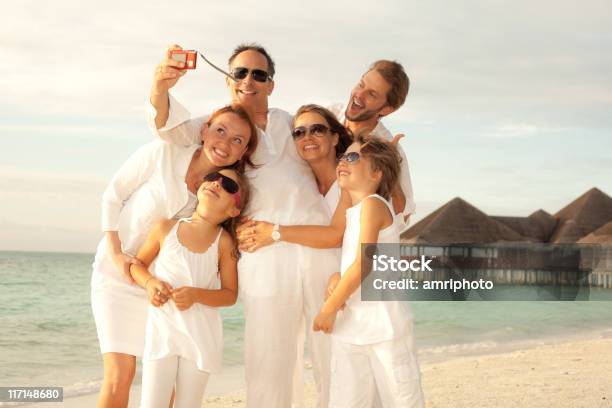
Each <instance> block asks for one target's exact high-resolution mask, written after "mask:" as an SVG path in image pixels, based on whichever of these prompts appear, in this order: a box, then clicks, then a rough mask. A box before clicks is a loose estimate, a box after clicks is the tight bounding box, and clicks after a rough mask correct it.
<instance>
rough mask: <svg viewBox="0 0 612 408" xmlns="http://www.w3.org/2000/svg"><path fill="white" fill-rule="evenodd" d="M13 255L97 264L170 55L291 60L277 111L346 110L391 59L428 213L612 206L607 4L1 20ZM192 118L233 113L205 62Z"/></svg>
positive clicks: (283, 64)
mask: <svg viewBox="0 0 612 408" xmlns="http://www.w3.org/2000/svg"><path fill="white" fill-rule="evenodd" d="M2 11H3V17H2V21H1V24H0V66H1V67H2V75H1V76H0V77H1V83H2V89H3V92H2V93H1V95H0V107H1V111H0V118H1V120H0V250H5V249H7V250H8V249H11V250H12V249H17V250H41V251H48V250H50V251H68V252H72V251H75V252H94V251H95V246H96V244H97V242H98V240H99V239H100V237H101V236H102V233H101V232H100V231H99V219H100V215H99V214H100V198H101V195H102V191H103V190H104V187H105V184H106V183H107V182H108V180H109V179H110V178H111V176H112V174H113V172H114V171H115V170H116V169H117V168H118V167H119V166H120V165H121V163H122V162H123V161H124V160H125V159H126V158H127V157H128V156H129V155H130V154H131V153H132V152H133V151H134V150H135V149H137V148H138V147H139V146H140V145H142V144H144V143H146V142H147V141H149V140H151V138H152V135H151V133H150V131H149V130H148V128H147V126H146V122H145V113H144V111H145V103H146V101H147V99H148V91H149V87H150V84H151V79H152V73H153V70H154V68H155V66H156V64H157V63H158V62H159V60H160V59H161V57H162V56H163V55H164V52H165V48H166V45H168V44H170V43H178V44H181V45H182V46H183V47H184V48H195V49H199V50H200V51H202V52H204V53H205V54H206V55H207V56H208V57H209V59H211V60H213V61H215V62H217V63H219V64H221V65H222V66H225V64H226V60H227V58H228V56H229V55H230V53H231V50H232V48H233V47H234V46H236V45H237V44H238V43H241V42H245V41H256V42H259V43H261V44H263V45H264V46H265V47H266V48H267V49H268V50H269V52H270V53H271V54H272V56H273V58H274V59H275V61H276V64H277V75H276V77H275V80H276V88H275V92H274V94H273V95H272V98H271V106H274V107H280V108H283V109H285V110H287V111H289V112H294V111H295V109H296V108H297V107H298V106H300V105H302V104H304V103H321V104H329V103H332V102H346V100H347V99H348V96H349V92H350V90H351V88H352V86H353V85H354V84H355V83H356V82H357V81H358V79H359V77H360V75H361V74H362V73H363V72H364V71H365V70H366V69H367V66H368V65H369V64H370V63H371V62H373V61H374V60H376V59H380V58H387V59H396V60H398V61H400V62H401V63H402V64H403V65H404V67H405V69H406V71H407V72H408V74H409V76H410V79H411V89H410V94H409V96H408V99H407V101H406V104H405V105H404V106H403V107H402V108H401V109H400V110H399V111H398V112H395V113H394V114H392V115H391V116H389V117H388V118H387V119H386V120H385V123H386V125H387V126H388V127H389V128H390V129H391V130H392V131H393V132H398V133H399V132H401V133H405V134H406V137H405V138H404V139H403V141H402V142H401V143H402V146H403V148H404V149H405V151H406V153H407V156H408V159H409V163H410V169H411V173H412V179H413V184H414V192H415V198H416V202H417V214H416V216H415V219H414V221H417V220H418V219H420V218H422V217H424V216H426V215H427V214H429V213H430V212H431V211H433V210H435V209H436V208H437V207H439V206H440V205H442V204H444V203H446V202H447V201H449V200H450V199H452V198H453V197H456V196H460V197H463V198H464V199H466V200H467V201H469V202H470V203H472V204H474V205H476V206H477V207H479V208H480V209H482V210H483V211H485V212H487V213H489V214H492V215H501V214H503V215H517V216H522V215H528V214H530V213H531V212H533V211H535V210H537V209H539V208H543V209H544V210H546V211H548V212H551V213H554V212H556V211H558V210H559V209H560V208H561V207H563V206H564V205H565V204H567V203H568V202H570V201H571V200H573V199H574V198H576V197H577V196H579V195H580V194H582V193H583V192H585V191H586V190H588V189H589V188H591V187H594V186H595V187H599V188H600V189H602V190H603V191H605V192H607V193H608V194H612V153H611V152H612V114H611V112H612V53H611V52H610V50H612V7H610V4H609V2H607V1H590V0H587V1H580V2H578V1H574V2H566V1H548V0H547V1H537V2H533V1H506V2H504V1H478V2H477V1H467V2H466V1H463V2H460V3H455V2H439V1H429V2H422V1H419V2H411V1H376V2H360V3H356V2H353V1H351V2H344V1H343V2H340V1H333V2H332V1H319V0H316V1H309V2H290V1H273V2H265V1H261V2H242V1H232V2H224V3H221V2H212V1H210V2H202V1H188V2H172V3H168V2H157V1H146V2H145V1H142V0H137V1H131V2H121V3H120V2H113V1H105V2H95V3H94V2H83V1H66V0H59V1H54V2H41V1H19V2H9V3H7V4H4V5H3V7H2ZM174 94H175V96H177V97H178V98H179V99H180V100H181V101H182V102H183V103H184V104H185V105H186V106H187V107H188V108H189V109H190V110H191V112H192V113H193V114H196V115H197V114H201V113H204V112H208V111H210V110H211V109H214V108H217V107H220V106H222V105H224V104H226V103H227V102H228V101H229V99H228V98H229V97H228V93H227V91H226V89H225V85H224V81H223V77H222V76H221V75H220V74H218V73H217V72H216V71H213V70H212V69H210V68H209V67H207V66H205V65H204V64H203V63H201V61H200V64H199V68H198V70H196V71H195V72H190V73H189V75H188V76H186V77H184V78H183V79H182V80H181V81H180V82H179V84H178V85H177V87H176V88H175V90H174Z"/></svg>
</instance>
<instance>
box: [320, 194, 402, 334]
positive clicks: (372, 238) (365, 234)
mask: <svg viewBox="0 0 612 408" xmlns="http://www.w3.org/2000/svg"><path fill="white" fill-rule="evenodd" d="M390 222H393V220H392V219H391V214H389V211H388V210H387V207H386V205H385V204H384V203H383V202H382V201H380V200H379V199H376V198H369V199H366V200H365V201H364V203H363V206H362V208H361V215H360V224H361V232H360V236H359V243H360V244H364V243H376V242H378V233H379V232H380V230H381V229H383V228H384V227H385V225H387V224H389V223H390ZM361 262H362V257H361V245H359V246H358V248H357V253H356V254H355V261H354V262H353V263H352V264H351V266H350V267H349V268H348V269H347V271H346V272H345V273H344V274H343V275H342V278H341V279H340V281H339V282H338V284H337V286H336V288H335V289H334V291H333V292H332V293H331V295H330V296H329V297H328V298H327V300H326V301H325V303H324V304H323V306H322V307H321V310H320V312H319V315H318V316H317V317H316V318H315V321H314V323H313V329H314V330H315V331H318V330H323V331H324V332H326V333H330V332H331V331H332V330H333V326H334V322H335V320H336V314H337V313H338V311H339V310H340V309H341V308H342V307H343V305H344V304H345V303H346V301H347V300H348V298H349V297H350V296H351V295H352V294H353V293H355V291H356V290H357V289H358V288H359V286H360V285H361V274H362V270H361Z"/></svg>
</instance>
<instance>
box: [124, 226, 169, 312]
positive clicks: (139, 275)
mask: <svg viewBox="0 0 612 408" xmlns="http://www.w3.org/2000/svg"><path fill="white" fill-rule="evenodd" d="M175 223H176V220H164V221H161V222H159V223H157V224H156V225H155V226H154V227H153V228H152V229H151V232H150V233H149V235H148V236H147V239H146V240H145V242H144V244H142V246H141V247H140V249H139V250H138V255H137V256H136V257H137V258H138V259H139V260H140V262H141V264H138V265H132V266H131V267H130V273H131V274H132V278H134V280H135V281H136V283H138V285H140V286H142V287H143V288H144V289H145V290H146V291H147V295H148V296H149V301H150V302H151V304H152V305H153V306H157V307H159V306H161V305H163V304H164V303H166V302H167V301H168V299H169V298H170V295H171V291H172V287H171V286H170V285H169V284H167V283H166V282H163V281H161V280H159V279H157V278H156V277H155V276H153V275H152V274H151V272H149V269H148V267H149V266H150V265H151V263H152V262H153V260H154V259H155V258H156V257H157V255H158V254H159V250H160V248H161V245H162V244H163V241H164V238H165V237H166V235H168V232H169V231H170V229H171V228H172V226H173V225H174V224H175Z"/></svg>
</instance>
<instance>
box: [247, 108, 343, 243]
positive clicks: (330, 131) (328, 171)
mask: <svg viewBox="0 0 612 408" xmlns="http://www.w3.org/2000/svg"><path fill="white" fill-rule="evenodd" d="M292 136H293V141H294V143H295V147H296V150H297V152H298V154H299V156H300V157H301V158H302V159H303V160H305V161H306V163H308V165H309V166H310V168H311V169H312V172H313V173H314V176H315V178H316V181H317V186H318V188H319V193H321V195H322V196H323V197H324V198H325V203H326V205H327V209H328V215H329V217H330V225H329V227H323V226H316V225H303V226H298V225H292V226H280V225H273V224H271V223H267V222H259V221H257V220H254V221H250V222H248V223H244V224H242V225H241V226H240V227H239V228H238V239H239V241H240V248H241V250H244V251H246V252H253V251H256V250H257V249H259V248H261V247H263V246H266V245H270V244H272V243H274V242H275V241H285V242H292V243H296V244H300V245H306V246H309V247H313V248H335V247H337V246H339V245H340V244H341V243H342V235H343V234H344V224H345V219H344V213H345V211H346V209H347V208H348V207H350V205H351V202H350V198H349V197H348V195H347V194H343V193H342V192H341V189H340V188H339V187H338V182H337V177H336V165H337V163H338V159H339V158H340V157H341V156H342V154H343V153H344V151H345V150H346V148H347V147H348V146H349V145H350V144H351V143H352V136H351V135H350V133H349V131H348V130H347V129H346V128H345V127H344V126H343V125H342V124H341V123H340V122H339V121H338V120H337V119H336V117H335V115H334V114H333V113H331V112H330V111H329V110H328V109H326V108H324V107H322V106H319V105H312V104H311V105H304V106H302V107H300V108H299V109H298V111H297V112H296V114H295V116H294V119H293V127H292Z"/></svg>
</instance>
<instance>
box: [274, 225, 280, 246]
mask: <svg viewBox="0 0 612 408" xmlns="http://www.w3.org/2000/svg"><path fill="white" fill-rule="evenodd" d="M279 228H280V225H278V224H274V227H273V228H272V239H273V240H274V242H278V241H280V239H281V235H280V231H279V230H278V229H279Z"/></svg>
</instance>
